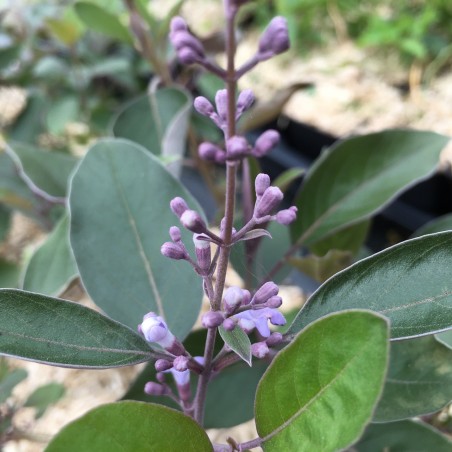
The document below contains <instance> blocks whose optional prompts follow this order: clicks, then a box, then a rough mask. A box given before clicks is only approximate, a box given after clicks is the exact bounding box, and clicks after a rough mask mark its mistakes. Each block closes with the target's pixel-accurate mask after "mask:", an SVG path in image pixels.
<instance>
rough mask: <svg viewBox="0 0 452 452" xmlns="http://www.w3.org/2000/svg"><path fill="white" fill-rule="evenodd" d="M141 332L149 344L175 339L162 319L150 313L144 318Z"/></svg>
mask: <svg viewBox="0 0 452 452" xmlns="http://www.w3.org/2000/svg"><path fill="white" fill-rule="evenodd" d="M141 331H142V333H143V336H144V338H145V339H146V340H147V341H148V342H157V343H160V342H161V341H166V339H167V338H170V339H171V337H174V336H173V335H172V333H171V332H170V331H169V330H168V327H167V325H166V323H165V321H164V320H163V319H162V317H160V316H158V315H157V314H154V313H153V312H150V313H148V314H146V315H145V316H144V317H143V322H142V323H141Z"/></svg>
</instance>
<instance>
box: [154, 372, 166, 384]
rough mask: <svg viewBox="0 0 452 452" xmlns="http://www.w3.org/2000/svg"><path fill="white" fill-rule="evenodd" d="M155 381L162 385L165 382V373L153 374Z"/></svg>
mask: <svg viewBox="0 0 452 452" xmlns="http://www.w3.org/2000/svg"><path fill="white" fill-rule="evenodd" d="M155 379H156V380H157V381H159V382H160V383H162V384H164V383H165V382H166V377H165V372H157V373H156V374H155Z"/></svg>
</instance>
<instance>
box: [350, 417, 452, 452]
mask: <svg viewBox="0 0 452 452" xmlns="http://www.w3.org/2000/svg"><path fill="white" fill-rule="evenodd" d="M451 450H452V442H451V441H450V440H449V439H447V437H445V436H444V435H441V434H440V433H439V432H438V431H437V430H435V429H434V428H432V427H430V426H429V425H427V424H424V423H421V422H414V421H401V422H391V423H389V424H371V425H370V426H369V427H368V428H367V430H366V432H365V433H364V435H363V437H362V438H361V440H360V441H359V442H358V443H357V444H355V445H354V446H353V451H356V452H385V451H388V452H389V451H390V452H393V451H394V452H426V451H432V452H433V451H435V452H450V451H451Z"/></svg>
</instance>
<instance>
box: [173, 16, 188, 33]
mask: <svg viewBox="0 0 452 452" xmlns="http://www.w3.org/2000/svg"><path fill="white" fill-rule="evenodd" d="M186 30H188V27H187V22H185V20H184V19H182V17H180V16H174V17H173V18H172V19H171V23H170V32H171V33H174V32H176V31H186Z"/></svg>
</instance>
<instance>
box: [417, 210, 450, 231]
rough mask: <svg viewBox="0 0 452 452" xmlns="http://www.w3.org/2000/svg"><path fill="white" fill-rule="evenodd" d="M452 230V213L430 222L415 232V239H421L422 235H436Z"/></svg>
mask: <svg viewBox="0 0 452 452" xmlns="http://www.w3.org/2000/svg"><path fill="white" fill-rule="evenodd" d="M450 230H452V213H449V214H447V215H442V216H440V217H438V218H435V219H434V220H432V221H429V222H428V223H427V224H425V225H424V226H422V227H420V228H419V229H418V230H417V231H415V232H414V234H413V237H420V236H421V235H426V234H434V233H435V232H443V231H450Z"/></svg>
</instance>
